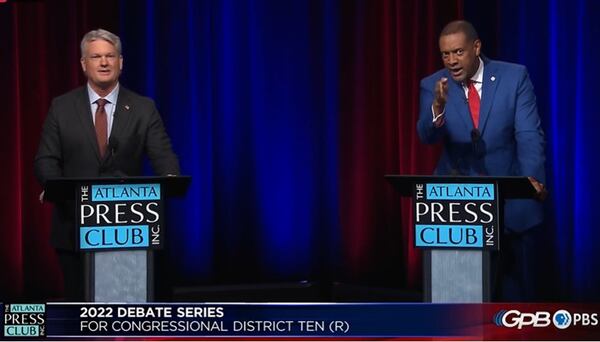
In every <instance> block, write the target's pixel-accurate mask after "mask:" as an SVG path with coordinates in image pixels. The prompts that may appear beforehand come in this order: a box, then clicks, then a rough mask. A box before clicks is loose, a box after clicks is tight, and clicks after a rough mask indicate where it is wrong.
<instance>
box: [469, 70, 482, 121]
mask: <svg viewBox="0 0 600 342" xmlns="http://www.w3.org/2000/svg"><path fill="white" fill-rule="evenodd" d="M467 88H468V89H469V92H468V97H469V98H468V100H469V110H470V111H471V119H473V127H475V128H479V105H480V100H479V93H478V92H477V89H475V82H473V81H472V80H468V81H467Z"/></svg>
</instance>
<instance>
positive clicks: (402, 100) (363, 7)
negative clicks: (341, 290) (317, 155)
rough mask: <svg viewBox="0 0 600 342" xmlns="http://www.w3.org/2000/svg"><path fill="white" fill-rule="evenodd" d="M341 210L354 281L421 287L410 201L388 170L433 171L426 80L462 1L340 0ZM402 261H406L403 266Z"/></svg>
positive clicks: (437, 65)
mask: <svg viewBox="0 0 600 342" xmlns="http://www.w3.org/2000/svg"><path fill="white" fill-rule="evenodd" d="M341 3H342V6H344V8H343V13H342V14H341V16H340V17H341V21H342V27H341V30H340V31H341V36H342V40H341V51H340V55H341V56H343V57H341V58H340V63H341V69H342V70H341V73H340V74H341V83H340V85H341V91H340V94H341V98H340V108H341V112H340V123H341V128H340V136H341V142H340V146H341V148H340V150H341V151H340V153H341V154H340V160H341V164H340V170H341V171H340V172H341V180H340V182H341V183H340V184H341V186H340V188H341V196H340V208H341V215H340V218H341V225H342V230H343V232H342V239H343V244H344V247H343V251H344V253H345V255H344V259H345V260H348V262H347V263H346V265H350V269H349V270H347V271H348V273H349V275H350V278H351V280H353V281H363V282H369V283H380V284H381V285H385V284H387V285H389V284H390V282H391V283H394V282H395V283H396V284H397V285H399V286H406V287H408V288H413V289H417V288H418V287H419V285H420V283H421V263H420V253H419V252H417V250H415V249H414V248H413V247H412V245H413V243H412V241H413V236H412V230H410V229H409V228H408V227H410V223H411V222H412V211H411V210H410V202H409V200H402V201H401V200H400V197H399V196H398V195H397V194H396V192H395V191H394V189H393V188H392V187H391V186H390V185H389V184H388V183H387V182H386V181H385V179H384V175H385V174H430V173H431V172H432V171H433V169H434V166H435V162H436V161H437V158H438V156H439V152H440V150H439V147H438V148H431V147H427V146H424V145H421V144H420V142H419V140H418V136H417V133H416V122H417V118H418V105H419V86H418V85H419V81H420V79H421V78H423V77H425V76H427V75H428V74H430V73H432V72H434V71H435V70H437V69H439V68H441V67H442V64H441V59H440V55H439V48H438V35H439V32H440V31H441V29H442V27H443V26H444V25H445V24H446V23H447V22H449V21H451V20H454V19H460V18H462V13H463V9H462V6H463V2H462V1H461V0H456V1H444V2H442V1H434V0H428V1H361V0H354V1H342V2H341ZM403 266H404V267H403Z"/></svg>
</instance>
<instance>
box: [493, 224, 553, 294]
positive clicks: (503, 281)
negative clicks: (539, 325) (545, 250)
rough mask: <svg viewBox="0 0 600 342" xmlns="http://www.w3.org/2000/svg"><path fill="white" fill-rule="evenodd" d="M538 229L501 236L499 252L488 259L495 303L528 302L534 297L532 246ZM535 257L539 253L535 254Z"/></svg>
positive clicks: (537, 227) (534, 250) (534, 249)
mask: <svg viewBox="0 0 600 342" xmlns="http://www.w3.org/2000/svg"><path fill="white" fill-rule="evenodd" d="M541 230H542V226H541V225H540V226H536V227H534V228H532V229H528V230H526V231H524V232H521V233H515V232H510V231H509V232H505V233H504V234H503V235H502V238H501V239H500V252H498V253H494V254H493V255H492V260H491V262H492V275H493V277H494V278H493V282H492V284H493V288H492V300H493V301H495V302H532V301H536V300H537V296H536V279H537V277H536V270H537V267H536V258H537V255H536V242H537V241H538V240H539V237H540V236H539V234H540V231H541ZM537 252H538V253H539V250H538V251H537Z"/></svg>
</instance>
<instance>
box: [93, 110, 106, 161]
mask: <svg viewBox="0 0 600 342" xmlns="http://www.w3.org/2000/svg"><path fill="white" fill-rule="evenodd" d="M107 102H108V100H106V99H98V100H96V103H97V104H98V108H96V115H95V119H94V121H95V124H94V125H95V127H96V140H98V149H99V151H100V157H101V158H104V154H105V153H106V147H107V143H106V142H107V140H108V120H107V119H106V110H105V109H104V106H105V105H106V103H107Z"/></svg>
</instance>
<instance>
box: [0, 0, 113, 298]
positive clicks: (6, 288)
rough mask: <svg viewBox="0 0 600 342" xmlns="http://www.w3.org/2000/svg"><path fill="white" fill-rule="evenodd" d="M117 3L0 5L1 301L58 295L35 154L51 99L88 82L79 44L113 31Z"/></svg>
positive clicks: (57, 274)
mask: <svg viewBox="0 0 600 342" xmlns="http://www.w3.org/2000/svg"><path fill="white" fill-rule="evenodd" d="M117 21H118V6H117V2H116V1H102V2H99V1H98V2H91V1H78V0H70V1H31V2H7V3H3V4H0V32H2V39H1V42H0V44H1V45H0V75H3V76H2V80H1V81H0V103H1V104H2V105H1V107H2V111H1V113H2V117H1V122H2V126H3V127H2V129H1V134H0V146H1V152H2V155H3V156H6V159H5V162H4V163H3V165H2V166H1V167H0V169H1V170H2V174H1V177H0V188H1V189H2V202H1V205H0V227H2V228H1V229H2V230H1V231H2V233H1V237H2V238H1V239H0V265H2V277H0V301H2V300H7V299H8V300H15V299H19V298H24V299H29V300H33V299H36V298H40V299H42V298H43V299H46V298H59V296H60V295H61V287H62V284H61V276H60V270H59V267H58V263H57V261H56V260H55V258H56V257H55V255H54V252H53V251H52V248H51V246H50V245H49V243H48V236H49V230H50V209H51V208H50V205H49V204H43V205H42V204H40V203H39V202H38V195H39V193H40V192H41V187H40V186H39V185H38V183H37V181H36V180H35V177H34V175H33V158H34V156H35V153H36V151H37V145H38V142H39V136H40V132H41V128H42V124H43V121H44V119H45V117H46V113H47V111H48V107H49V105H50V101H51V99H52V98H53V97H55V96H57V95H60V94H62V93H64V92H66V91H68V90H70V89H72V88H74V87H76V86H78V85H82V84H84V82H85V81H84V80H85V78H84V76H83V74H82V73H81V68H80V66H79V58H80V52H79V51H80V50H79V42H80V39H81V37H82V35H83V34H84V33H85V32H87V31H89V30H90V29H92V28H97V27H104V28H107V29H109V30H110V29H114V28H115V27H116V22H117Z"/></svg>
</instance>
